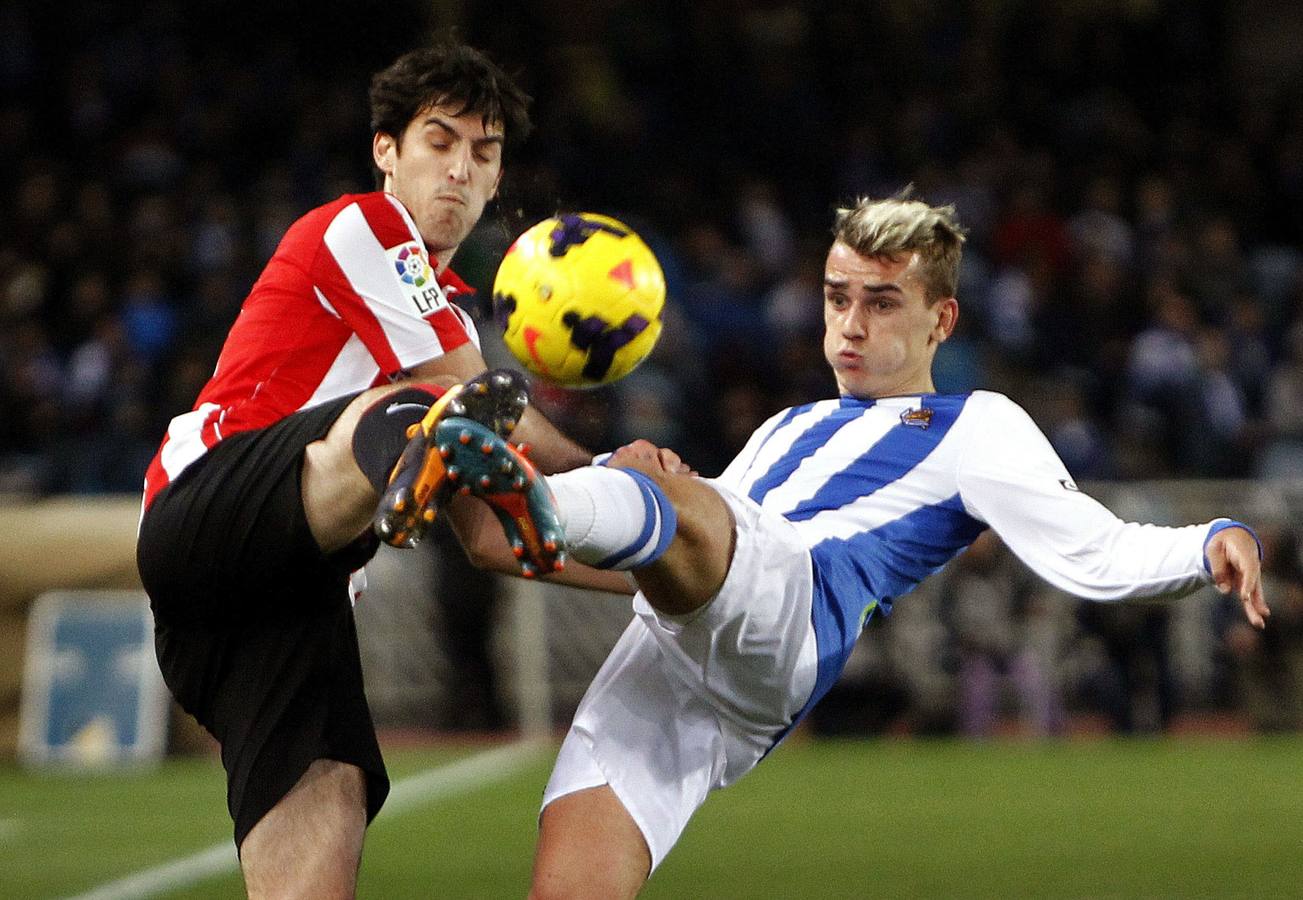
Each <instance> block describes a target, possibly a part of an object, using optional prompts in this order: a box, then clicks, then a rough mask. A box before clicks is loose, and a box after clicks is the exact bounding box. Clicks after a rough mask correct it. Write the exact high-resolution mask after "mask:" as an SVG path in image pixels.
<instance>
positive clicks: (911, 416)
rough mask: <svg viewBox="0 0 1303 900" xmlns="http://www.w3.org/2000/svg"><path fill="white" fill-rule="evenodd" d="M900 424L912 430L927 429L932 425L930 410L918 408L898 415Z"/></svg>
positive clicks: (923, 407) (924, 407)
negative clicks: (912, 428) (910, 427)
mask: <svg viewBox="0 0 1303 900" xmlns="http://www.w3.org/2000/svg"><path fill="white" fill-rule="evenodd" d="M900 423H901V424H902V425H909V426H912V427H914V428H923V429H927V428H928V427H930V426H931V425H932V410H931V409H929V408H928V407H926V406H920V407H919V408H918V409H907V410H905V411H904V412H903V413H901V414H900Z"/></svg>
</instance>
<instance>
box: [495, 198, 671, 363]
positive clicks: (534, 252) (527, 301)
mask: <svg viewBox="0 0 1303 900" xmlns="http://www.w3.org/2000/svg"><path fill="white" fill-rule="evenodd" d="M664 307H665V275H664V273H662V272H661V267H660V263H658V262H657V261H656V255H655V254H654V253H652V251H651V248H650V247H648V246H647V244H646V243H644V241H643V240H642V238H640V237H638V235H637V234H636V233H634V231H633V229H632V228H630V227H629V226H628V225H625V224H624V223H623V222H620V221H618V220H616V219H612V218H610V217H609V216H600V215H597V214H595V213H566V214H563V215H558V216H555V217H554V218H551V219H545V220H544V221H542V222H539V223H538V224H537V225H534V226H533V227H531V228H529V229H528V230H526V231H525V232H524V233H523V234H521V235H520V237H518V238H517V239H516V241H515V243H513V244H512V245H511V247H510V248H509V249H508V250H507V253H506V256H505V257H503V260H502V265H501V266H499V267H498V274H497V277H496V278H495V279H494V281H493V315H494V318H495V319H496V320H497V323H498V327H500V328H501V329H502V337H503V340H504V341H505V342H506V344H507V348H508V349H509V350H511V352H512V354H513V355H514V356H515V357H516V359H518V360H520V363H521V365H523V366H524V367H525V368H526V369H528V370H529V371H530V372H533V373H534V374H535V375H538V376H539V377H541V378H543V379H545V380H547V381H551V382H555V383H556V384H560V385H564V386H566V387H598V386H600V385H604V384H610V383H611V382H613V381H617V380H619V379H621V378H623V377H624V376H626V375H628V374H629V373H630V372H632V371H633V370H634V369H635V368H636V367H637V366H638V364H639V363H641V362H642V361H643V360H644V359H646V358H647V355H648V354H649V353H651V351H652V348H653V347H655V346H656V341H657V339H658V338H659V337H660V334H661V312H662V310H663V309H664Z"/></svg>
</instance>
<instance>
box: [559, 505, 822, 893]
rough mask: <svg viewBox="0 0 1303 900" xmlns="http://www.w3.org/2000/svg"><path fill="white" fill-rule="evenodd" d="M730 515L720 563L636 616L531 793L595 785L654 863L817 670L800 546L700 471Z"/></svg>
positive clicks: (788, 712) (756, 750)
mask: <svg viewBox="0 0 1303 900" xmlns="http://www.w3.org/2000/svg"><path fill="white" fill-rule="evenodd" d="M707 483H709V484H710V485H711V486H712V487H714V488H715V489H716V490H718V491H719V492H720V494H721V495H722V496H723V497H724V499H725V501H727V503H728V505H729V507H730V509H731V510H732V512H733V516H734V519H735V521H736V533H737V543H736V547H735V550H734V555H733V564H732V566H731V568H730V569H729V572H728V576H727V577H726V578H725V580H724V585H723V587H722V588H721V589H720V592H719V594H718V595H716V597H715V598H714V599H713V600H711V601H710V602H709V603H708V604H707V605H706V606H705V607H703V608H702V610H701V611H699V612H698V613H697V614H695V615H694V616H693V617H692V618H691V619H690V620H688V621H686V622H683V621H676V619H675V618H667V617H658V616H657V614H656V612H655V611H654V610H653V609H652V608H651V607H650V606H649V605H648V604H647V602H646V600H645V599H644V598H643V596H642V595H641V594H638V595H637V596H635V597H634V601H633V608H634V612H635V613H636V615H635V616H634V618H633V621H632V622H630V623H629V627H628V628H627V629H626V630H625V632H624V634H623V635H622V636H621V637H620V640H619V641H618V642H617V643H616V645H615V647H614V649H612V651H611V654H610V656H608V657H607V659H606V662H605V663H603V665H602V668H601V670H600V671H599V672H598V673H597V676H596V678H594V680H593V683H592V685H591V686H590V687H589V688H588V692H587V693H586V694H585V695H584V699H583V701H582V702H581V703H580V705H579V709H578V711H577V712H576V713H575V720H574V723H573V724H572V725H571V727H570V731H569V733H568V734H567V735H566V739H565V742H564V743H563V744H562V746H561V752H560V754H559V755H558V757H557V762H556V767H555V768H554V769H553V772H552V778H551V780H550V781H549V782H548V785H547V789H546V790H545V791H544V794H543V806H544V807H546V806H547V804H549V803H551V802H552V801H553V800H555V799H556V798H558V797H562V796H565V795H566V794H570V793H573V792H574V791H578V790H583V789H584V788H590V787H596V786H598V785H601V784H609V785H610V786H611V788H612V790H614V791H615V794H616V796H617V797H619V798H620V802H621V803H623V804H624V807H625V809H627V810H628V811H629V814H630V815H631V816H632V817H633V820H634V822H636V823H637V825H638V828H639V829H640V830H641V831H642V834H643V837H644V838H646V840H647V846H648V848H649V849H650V851H651V858H652V869H653V870H654V869H655V868H656V866H658V865H659V864H660V862H661V860H663V859H664V858H665V854H666V853H668V852H669V850H670V848H671V847H673V846H674V843H675V842H676V841H677V840H678V839H679V835H680V834H682V833H683V829H684V827H685V826H686V825H687V823H688V819H690V818H691V817H692V814H693V813H694V812H696V810H697V808H698V807H700V806H701V804H702V803H703V802H704V801H705V799H706V795H707V794H708V793H709V792H710V791H712V790H715V789H716V788H721V787H725V786H726V785H729V784H731V783H732V782H734V781H736V780H737V779H738V778H740V777H742V776H743V775H745V774H746V773H747V772H749V771H750V770H751V769H752V768H754V767H755V765H756V763H757V762H759V761H760V759H761V758H762V757H763V756H764V755H765V753H767V752H768V751H769V749H770V748H771V747H772V746H773V743H774V740H775V739H776V738H777V736H778V735H779V733H780V732H782V730H783V729H784V728H786V727H787V726H788V725H790V724H791V721H792V719H793V717H794V716H795V715H796V714H797V713H798V712H799V711H800V710H801V708H802V707H803V706H804V705H805V703H806V701H807V700H808V699H809V697H810V692H811V691H812V690H813V689H814V683H815V676H816V672H817V668H818V653H817V649H816V646H815V637H814V627H813V625H812V624H811V620H810V603H811V596H812V593H813V583H812V575H811V563H810V553H809V550H808V549H807V548H806V546H805V545H804V544H803V543H802V542H801V540H800V538H799V537H798V535H797V533H796V530H795V529H794V528H792V526H791V525H790V523H788V522H787V520H786V519H784V518H782V517H781V516H777V515H774V514H772V513H766V512H763V511H762V510H761V509H760V507H759V506H757V505H756V504H755V503H754V502H753V501H751V500H750V499H748V498H747V497H744V496H740V495H738V494H736V493H734V492H733V491H732V490H730V489H728V488H726V487H724V486H723V485H720V484H718V483H716V482H713V481H711V482H707Z"/></svg>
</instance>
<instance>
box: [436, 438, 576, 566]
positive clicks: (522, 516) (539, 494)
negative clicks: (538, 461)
mask: <svg viewBox="0 0 1303 900" xmlns="http://www.w3.org/2000/svg"><path fill="white" fill-rule="evenodd" d="M430 440H431V444H432V446H433V447H434V450H435V452H433V453H432V454H430V455H431V456H433V457H435V458H436V459H437V463H435V465H437V467H438V468H439V469H440V470H441V471H442V473H443V474H442V482H441V484H440V485H439V488H440V496H442V497H448V496H451V495H452V494H453V493H459V494H469V495H471V496H475V497H479V498H480V499H481V500H483V501H484V502H485V503H487V504H488V505H489V508H490V509H492V510H493V512H494V514H495V515H496V516H497V518H498V521H499V523H501V525H502V529H503V531H504V532H506V535H507V542H508V543H509V544H510V545H511V550H512V552H513V553H514V554H515V556H516V558H517V559H518V560H520V571H521V574H523V575H524V576H525V577H527V578H532V577H534V576H535V575H546V574H548V573H550V572H555V571H559V570H561V569H562V568H563V567H564V566H565V556H566V552H565V539H564V533H563V531H562V529H561V524H560V522H559V521H558V520H557V515H556V510H555V508H554V506H553V500H552V494H551V492H550V491H549V490H548V487H547V483H546V482H545V481H544V480H543V478H542V476H540V475H539V474H538V471H537V470H536V469H535V468H534V466H533V464H532V463H530V461H529V460H527V459H526V458H525V457H524V455H523V454H522V453H521V452H520V451H519V450H517V449H516V448H515V447H513V446H511V445H510V444H508V443H507V442H506V441H505V440H503V439H502V438H501V437H500V436H498V435H497V434H496V433H495V432H493V431H491V430H490V429H488V428H486V427H485V426H483V425H481V424H480V423H479V422H475V421H472V420H470V419H465V418H460V417H456V416H453V417H448V418H443V419H441V420H440V421H439V422H438V423H437V424H436V425H435V426H434V430H433V431H432V432H431V435H430Z"/></svg>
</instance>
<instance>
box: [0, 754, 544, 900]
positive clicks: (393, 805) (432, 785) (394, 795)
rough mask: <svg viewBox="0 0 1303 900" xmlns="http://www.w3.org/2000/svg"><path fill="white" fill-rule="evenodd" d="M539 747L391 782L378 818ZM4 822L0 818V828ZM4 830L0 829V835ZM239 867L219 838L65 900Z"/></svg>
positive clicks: (152, 891) (514, 763)
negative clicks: (174, 857) (219, 841)
mask: <svg viewBox="0 0 1303 900" xmlns="http://www.w3.org/2000/svg"><path fill="white" fill-rule="evenodd" d="M543 748H544V745H543V744H541V743H538V742H535V741H519V742H516V743H514V744H508V745H506V746H504V747H497V748H495V749H493V750H486V751H484V752H483V753H477V754H475V755H474V756H469V757H467V758H466V759H461V760H458V761H457V762H454V763H449V764H448V765H446V766H439V767H438V768H435V769H429V770H427V771H425V772H420V773H418V774H416V775H410V776H408V777H407V778H404V779H402V780H400V781H397V782H394V785H393V787H392V788H391V790H390V791H389V798H388V799H387V800H386V801H385V805H384V809H382V810H381V812H380V815H379V817H378V819H381V820H383V819H388V818H389V817H391V816H393V815H397V814H400V813H402V812H405V811H407V810H410V809H415V808H417V807H420V806H424V805H425V804H428V803H432V802H434V801H437V800H443V799H445V798H448V797H455V796H457V795H458V794H464V793H468V792H470V791H473V790H476V789H477V788H481V787H485V786H487V785H490V784H493V783H494V782H497V781H502V780H504V779H506V778H509V777H511V776H512V775H514V774H516V772H518V771H519V770H521V769H523V768H524V767H525V766H527V765H529V764H530V763H532V762H533V761H534V760H535V759H537V758H538V756H539V754H540V753H541V751H542V750H543ZM3 824H4V823H3V822H0V826H3ZM15 824H16V823H15ZM3 834H4V832H3V831H0V837H2V836H3ZM239 870H240V863H239V859H238V858H237V857H236V855H235V847H234V845H233V844H231V842H229V841H223V842H221V843H220V844H214V845H213V846H211V847H208V848H207V849H204V850H200V851H198V852H197V853H192V854H190V855H189V856H183V857H181V858H179V859H175V860H173V861H172V862H169V863H164V864H162V865H159V866H154V867H152V868H149V869H142V870H141V871H139V872H136V873H135V874H133V875H128V876H126V877H125V878H119V879H117V880H116V881H111V882H109V883H107V884H102V885H100V886H99V887H97V888H94V889H92V890H90V891H88V892H87V893H84V894H78V895H77V896H76V897H73V898H70V900H145V898H148V897H157V896H159V895H160V894H163V893H165V892H167V891H175V890H180V889H181V888H185V887H189V886H190V885H193V884H198V883H199V882H201V881H206V880H207V879H209V878H214V877H216V876H218V875H227V874H230V873H232V872H238V871H239Z"/></svg>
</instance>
